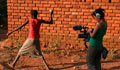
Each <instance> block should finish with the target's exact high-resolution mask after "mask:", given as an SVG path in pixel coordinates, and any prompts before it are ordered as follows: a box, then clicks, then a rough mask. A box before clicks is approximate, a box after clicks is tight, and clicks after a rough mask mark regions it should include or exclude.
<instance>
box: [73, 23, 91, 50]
mask: <svg viewBox="0 0 120 70" xmlns="http://www.w3.org/2000/svg"><path fill="white" fill-rule="evenodd" d="M73 29H74V30H75V31H76V30H80V32H82V33H83V34H78V38H84V41H85V43H84V44H85V47H86V48H88V46H87V44H86V42H89V40H90V35H89V34H87V29H88V27H86V26H81V25H80V26H74V27H73ZM82 29H83V31H82ZM91 32H93V29H92V31H91Z"/></svg>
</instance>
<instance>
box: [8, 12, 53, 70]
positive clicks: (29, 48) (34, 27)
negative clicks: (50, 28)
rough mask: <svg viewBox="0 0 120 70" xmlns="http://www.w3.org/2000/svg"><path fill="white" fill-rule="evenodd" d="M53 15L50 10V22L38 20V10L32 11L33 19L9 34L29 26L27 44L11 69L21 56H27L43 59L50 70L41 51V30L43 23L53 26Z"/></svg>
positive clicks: (11, 65) (23, 46)
mask: <svg viewBox="0 0 120 70" xmlns="http://www.w3.org/2000/svg"><path fill="white" fill-rule="evenodd" d="M52 14H53V10H50V16H51V19H50V21H45V20H43V19H38V18H37V15H38V11H37V10H31V18H29V19H28V20H27V21H26V22H25V23H24V24H23V25H21V26H20V27H18V28H17V29H15V30H13V31H11V32H10V33H8V34H7V35H10V34H12V33H13V32H15V31H17V30H19V29H21V28H22V27H23V26H25V25H26V24H29V34H28V38H27V40H26V41H25V43H24V44H23V45H22V47H21V48H20V50H19V52H18V54H17V56H16V58H15V60H14V61H13V62H12V64H8V65H9V66H10V67H12V68H14V67H15V65H16V63H17V61H18V60H19V58H20V56H24V55H25V56H26V55H27V56H29V57H35V58H39V57H40V58H42V59H43V61H44V64H45V65H46V68H47V70H49V67H48V65H47V63H46V61H45V59H44V57H43V55H42V53H41V50H40V41H39V38H40V34H39V30H40V26H41V23H46V24H53V19H52Z"/></svg>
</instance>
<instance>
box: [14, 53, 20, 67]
mask: <svg viewBox="0 0 120 70" xmlns="http://www.w3.org/2000/svg"><path fill="white" fill-rule="evenodd" d="M19 58H20V55H19V54H17V56H16V58H15V60H14V61H13V62H12V65H13V67H15V65H16V63H17V61H18V60H19Z"/></svg>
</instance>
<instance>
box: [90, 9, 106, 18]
mask: <svg viewBox="0 0 120 70" xmlns="http://www.w3.org/2000/svg"><path fill="white" fill-rule="evenodd" d="M92 16H96V17H97V18H99V19H103V18H104V16H105V14H104V9H102V8H98V9H96V10H95V11H94V12H93V13H92Z"/></svg>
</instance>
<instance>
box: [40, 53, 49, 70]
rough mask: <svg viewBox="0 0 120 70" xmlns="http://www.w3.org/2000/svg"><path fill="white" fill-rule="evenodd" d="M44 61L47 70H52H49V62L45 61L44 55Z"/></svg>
mask: <svg viewBox="0 0 120 70" xmlns="http://www.w3.org/2000/svg"><path fill="white" fill-rule="evenodd" d="M42 60H43V62H44V64H45V66H46V68H47V70H50V69H49V66H48V65H47V62H46V61H45V59H44V57H43V55H42Z"/></svg>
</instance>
